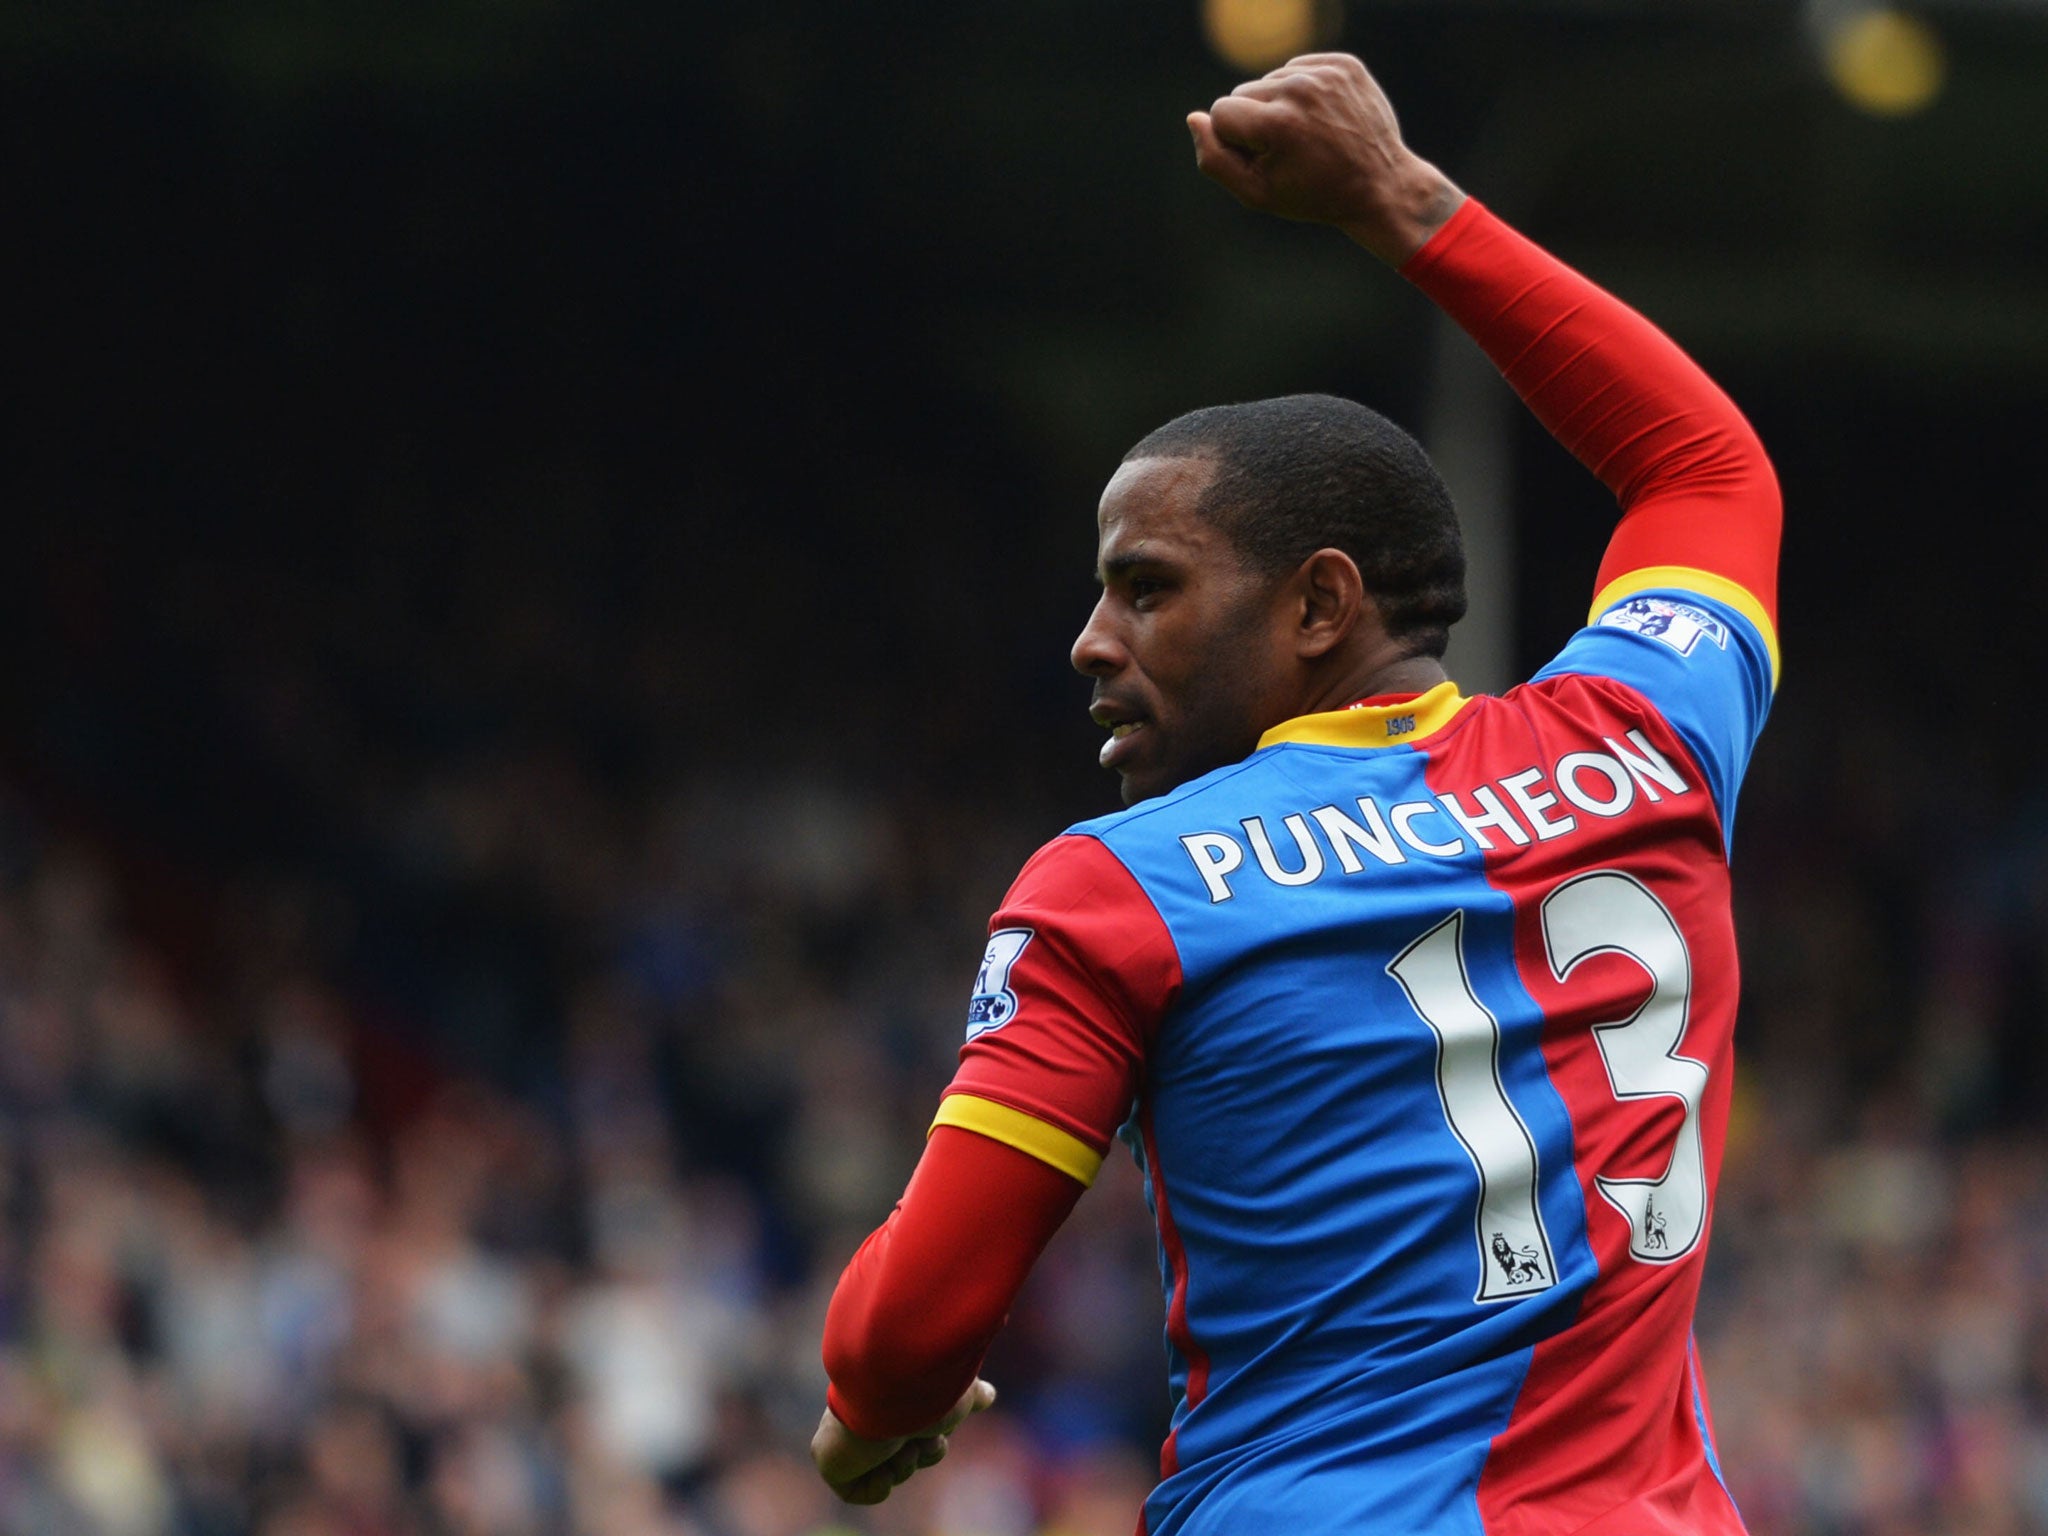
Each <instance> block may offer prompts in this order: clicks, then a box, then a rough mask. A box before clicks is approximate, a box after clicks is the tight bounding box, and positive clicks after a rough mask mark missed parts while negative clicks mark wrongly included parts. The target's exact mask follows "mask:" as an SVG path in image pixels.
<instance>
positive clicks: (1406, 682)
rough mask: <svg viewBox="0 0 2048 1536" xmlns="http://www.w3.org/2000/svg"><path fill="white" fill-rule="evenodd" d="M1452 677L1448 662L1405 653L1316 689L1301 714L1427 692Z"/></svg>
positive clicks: (1355, 671) (1354, 671) (1347, 674)
mask: <svg viewBox="0 0 2048 1536" xmlns="http://www.w3.org/2000/svg"><path fill="white" fill-rule="evenodd" d="M1449 680H1450V679H1449V674H1447V673H1446V672H1445V671H1444V664H1443V663H1442V662H1441V661H1439V660H1438V659H1437V658H1436V657H1434V656H1403V657H1401V658H1400V659H1399V660H1397V661H1390V662H1386V663H1384V664H1382V665H1379V666H1374V667H1367V668H1361V669H1355V670H1353V671H1351V672H1348V673H1346V674H1345V675H1344V676H1343V677H1342V678H1341V679H1338V680H1337V681H1335V682H1333V683H1331V684H1330V685H1329V686H1328V687H1324V688H1318V689H1316V690H1315V692H1314V694H1313V695H1312V698H1311V701H1310V703H1309V704H1308V706H1307V707H1306V708H1305V709H1303V710H1302V711H1301V713H1303V714H1305V715H1313V714H1321V713H1323V712H1324V711H1326V710H1332V709H1342V708H1344V706H1345V705H1347V704H1356V703H1357V702H1358V701H1359V700H1360V699H1370V698H1375V697H1377V696H1379V695H1380V694H1385V693H1405V694H1416V693H1427V692H1429V690H1430V689H1432V688H1434V687H1436V685H1437V684H1439V683H1443V682H1448V681H1449Z"/></svg>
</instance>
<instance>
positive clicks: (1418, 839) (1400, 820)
mask: <svg viewBox="0 0 2048 1536" xmlns="http://www.w3.org/2000/svg"><path fill="white" fill-rule="evenodd" d="M1441 815H1443V807H1442V806H1440V805H1438V804H1437V803H1436V802H1435V801H1434V800H1404V801H1402V802H1401V804H1399V805H1397V806H1395V807H1394V808H1393V809H1392V810H1391V811H1389V812H1388V813H1387V817H1388V819H1389V820H1390V821H1392V822H1393V824H1394V834H1395V835H1396V836H1397V837H1399V838H1400V839H1401V841H1402V842H1404V843H1406V844H1407V845H1408V846H1409V847H1410V848H1413V849H1414V850H1415V851H1416V852H1417V853H1433V854H1435V855H1436V856H1437V857H1438V858H1449V857H1451V856H1452V855H1453V854H1460V853H1463V852H1464V851H1465V841H1464V839H1463V838H1457V837H1454V838H1452V839H1451V840H1450V841H1449V842H1448V843H1432V842H1430V841H1428V840H1427V839H1426V838H1424V837H1422V836H1421V835H1420V834H1419V833H1417V832H1416V831H1415V828H1414V826H1413V825H1412V823H1413V822H1414V821H1415V820H1416V818H1417V817H1420V816H1441Z"/></svg>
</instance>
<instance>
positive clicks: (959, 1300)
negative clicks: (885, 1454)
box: [825, 1126, 1082, 1440]
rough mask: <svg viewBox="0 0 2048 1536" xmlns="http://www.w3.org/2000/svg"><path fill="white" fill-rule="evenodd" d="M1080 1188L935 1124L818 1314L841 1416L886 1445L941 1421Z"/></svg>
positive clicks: (998, 1146) (985, 1141)
mask: <svg viewBox="0 0 2048 1536" xmlns="http://www.w3.org/2000/svg"><path fill="white" fill-rule="evenodd" d="M1081 1190H1082V1186H1081V1185H1080V1184H1079V1183H1078V1182H1076V1181H1075V1180H1073V1179H1071V1178H1069V1177H1068V1176H1067V1175H1066V1174H1064V1173H1061V1172H1059V1171H1058V1170H1057V1169H1054V1168H1051V1167H1049V1166H1047V1165H1046V1164H1045V1163H1042V1162H1040V1161H1039V1160H1038V1159H1037V1158H1035V1157H1030V1156H1027V1155H1026V1154H1024V1153H1022V1152H1019V1151H1017V1150H1015V1149H1014V1148H1011V1147H1006V1146H1004V1145H1003V1144H1002V1143H1001V1142H998V1141H991V1140H990V1139H989V1138H988V1137H986V1136H977V1135H975V1134H974V1133H973V1132H971V1131H962V1130H955V1129H953V1128H952V1127H950V1126H941V1127H939V1128H938V1129H937V1130H935V1131H933V1132H932V1136H931V1140H930V1141H928V1142H926V1143H925V1149H924V1157H923V1158H922V1159H921V1160H920V1161H919V1162H918V1165H917V1172H916V1173H914V1174H912V1175H911V1179H910V1187H909V1188H908V1189H906V1190H905V1191H904V1192H903V1198H902V1200H901V1201H899V1202H898V1203H897V1206H896V1209H895V1211H894V1212H892V1213H891V1214H890V1217H889V1219H888V1220H887V1221H886V1222H884V1223H883V1224H882V1225H881V1227H879V1228H878V1229H877V1230H876V1231H875V1233H874V1235H873V1236H871V1237H870V1238H869V1239H868V1240H867V1241H866V1242H865V1243H863V1244H861V1247H860V1251H859V1252H858V1253H856V1254H855V1255H854V1256H853V1261H852V1262H851V1263H850V1264H848V1265H847V1266H846V1273H845V1274H843V1275H841V1276H840V1278H839V1288H838V1289H837V1290H836V1291H834V1292H833V1293H832V1306H831V1309H830V1310H829V1311H828V1312H827V1313H826V1314H825V1374H826V1375H827V1376H828V1377H829V1378H830V1380H831V1385H830V1386H829V1387H828V1388H827V1389H826V1394H825V1400H826V1402H827V1403H829V1404H830V1405H831V1408H832V1411H833V1412H834V1413H835V1414H837V1415H838V1416H839V1421H840V1422H841V1423H842V1424H844V1425H845V1426H846V1427H847V1428H848V1429H850V1430H852V1431H853V1432H854V1433H855V1434H856V1435H860V1436H861V1437H863V1438H864V1439H868V1440H887V1439H891V1438H893V1437H895V1436H897V1435H908V1434H914V1433H915V1432H917V1431H918V1430H921V1429H924V1428H926V1427H927V1426H929V1425H931V1424H934V1423H936V1422H938V1420H940V1419H941V1418H943V1417H945V1414H946V1410H947V1409H949V1408H951V1407H952V1406H953V1405H954V1404H955V1403H957V1402H958V1401H959V1400H960V1394H961V1393H963V1392H965V1391H966V1390H967V1389H968V1387H969V1386H970V1385H972V1384H973V1381H974V1374H975V1372H976V1371H978V1370H979V1369H980V1368H981V1357H982V1356H983V1355H984V1354H986V1353H987V1352H988V1346H989V1341H990V1340H991V1339H993V1338H994V1337H995V1336H996V1330H997V1329H999V1328H1001V1327H1002V1325H1003V1320H1004V1319H1005V1318H1006V1317H1008V1316H1009V1312H1010V1303H1011V1302H1012V1301H1013V1300H1014V1299H1015V1297H1016V1295H1017V1291H1018V1289H1019V1287H1021V1286H1022V1285H1023V1284H1024V1277H1025V1276H1026V1275H1027V1274H1029V1273H1030V1271H1031V1266H1032V1265H1033V1264H1035V1263H1037V1262H1038V1256H1039V1254H1040V1253H1042V1252H1043V1251H1044V1250H1045V1245H1046V1243H1047V1242H1048V1241H1050V1239H1051V1238H1052V1235H1053V1233H1054V1232H1056V1231H1058V1230H1059V1225H1060V1223H1061V1222H1063V1221H1065V1220H1066V1219H1067V1213H1068V1212H1069V1211H1071V1210H1072V1209H1073V1208H1074V1202H1075V1201H1077V1200H1079V1199H1080V1198H1081Z"/></svg>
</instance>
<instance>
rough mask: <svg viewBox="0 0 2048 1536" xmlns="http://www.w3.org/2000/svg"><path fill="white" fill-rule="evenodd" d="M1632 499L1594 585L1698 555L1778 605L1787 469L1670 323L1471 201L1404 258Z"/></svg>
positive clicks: (1568, 439)
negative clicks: (1656, 322) (1682, 346)
mask: <svg viewBox="0 0 2048 1536" xmlns="http://www.w3.org/2000/svg"><path fill="white" fill-rule="evenodd" d="M1401 270H1402V272H1403V274H1404V275H1405V276H1406V277H1408V278H1409V279H1410V280H1411V281H1412V282H1414V283H1415V285H1416V286H1417V287H1418V288H1420V289H1421V290H1422V291H1423V292H1424V293H1426V294H1427V295H1428V296H1429V297H1430V298H1431V299H1432V300H1434V301H1435V302H1436V304H1437V305H1438V306H1439V307H1440V308H1441V309H1442V310H1443V311H1444V312H1445V313H1446V314H1448V315H1449V316H1450V317H1451V318H1452V319H1453V320H1455V321H1457V322H1458V324H1459V325H1461V326H1463V327H1464V329H1465V330H1466V331H1467V332H1469V333H1470V335H1471V336H1472V338H1473V340H1475V341H1477V342H1478V343H1479V345H1480V346H1481V347H1482V348H1484V349H1485V351H1486V354H1487V356H1489V357H1491V358H1492V359H1493V361H1494V363H1495V365H1496V366H1497V367H1498V368H1499V369H1500V371H1501V372H1502V374H1504V375H1505V376H1506V378H1507V381H1508V382H1509V383H1510V384H1512V385H1513V386H1514V388H1515V392H1516V393H1517V394H1519V395H1520V396H1521V397H1522V399H1523V401H1524V402H1525V403H1526V404H1527V405H1528V406H1529V408H1530V410H1532V411H1534V412H1535V414H1536V416H1537V418H1538V419H1539V420H1540V421H1541V422H1542V423H1543V425H1544V426H1545V427H1547V428H1548V429H1549V431H1550V433H1551V435H1552V436H1553V437H1555V438H1556V439H1557V440H1558V441H1559V442H1561V443H1563V444H1564V446H1565V447H1566V448H1568V449H1570V450H1571V452H1572V454H1573V455H1574V456H1575V457H1576V458H1577V459H1578V460H1579V462H1580V463H1582V464H1584V465H1585V466H1586V467H1587V468H1588V469H1590V470H1591V471H1592V472H1593V473H1594V474H1595V475H1597V476H1599V477H1600V479H1601V481H1602V482H1603V483H1604V484H1605V485H1606V486H1607V488H1608V489H1609V490H1611V491H1613V492H1614V494H1615V495H1616V497H1618V498H1619V499H1620V501H1621V506H1622V520H1621V525H1620V526H1619V527H1618V528H1616V529H1615V532H1614V537H1613V539H1612V540H1611V541H1610V542H1609V544H1608V546H1607V555H1606V558H1605V559H1604V560H1603V561H1602V562H1601V565H1600V578H1599V583H1598V589H1597V590H1605V588H1606V587H1607V586H1608V585H1609V583H1611V582H1613V581H1614V580H1615V579H1616V578H1618V577H1620V576H1623V575H1625V574H1627V573H1629V572H1631V571H1637V570H1642V569H1645V568H1647V567H1655V566H1686V567H1691V568H1693V569H1697V570H1703V571H1706V572H1708V573H1710V574H1712V575H1715V576H1719V577H1721V578H1723V579H1724V580H1727V581H1731V582H1733V583H1734V584H1735V585H1737V586H1739V587H1741V588H1743V589H1744V590H1745V591H1747V592H1748V593H1749V594H1750V595H1751V596H1753V597H1754V598H1755V599H1756V600H1757V602H1758V603H1759V604H1761V605H1762V607H1763V609H1764V612H1765V614H1766V615H1767V616H1768V617H1769V618H1770V620H1771V621H1772V623H1773V624H1775V623H1776V620H1777V609H1778V537H1779V529H1780V526H1781V523H1782V520H1783V518H1782V508H1781V504H1780V501H1779V496H1778V483H1777V477H1776V476H1775V475H1774V474H1773V473H1772V470H1771V465H1770V460H1769V459H1768V458H1766V457H1765V455H1764V450H1763V445H1762V444H1761V443H1759V442H1758V441H1757V438H1756V434H1755V433H1754V432H1753V431H1751V429H1750V426H1749V423H1748V422H1746V421H1744V420H1743V418H1742V413H1741V412H1740V411H1738V410H1736V408H1735V406H1734V404H1733V403H1732V402H1731V401H1730V400H1729V399H1728V397H1727V396H1726V395H1724V394H1722V393H1721V391H1720V390H1719V389H1718V388H1717V387H1716V386H1715V384H1714V382H1713V380H1711V379H1709V378H1708V377H1707V376H1706V374H1704V373H1703V372H1701V371H1700V368H1699V366H1698V365H1697V364H1696V363H1694V362H1693V361H1692V359H1690V358H1689V357H1687V356H1686V355H1685V353H1684V352H1682V351H1680V350H1679V348H1678V346H1677V344H1676V343H1674V342H1673V341H1672V340H1671V339H1670V338H1669V337H1668V336H1666V335H1665V334H1664V333H1663V332H1662V331H1660V330H1658V329H1657V328H1656V327H1655V326H1653V325H1652V324H1650V322H1649V321H1647V320H1645V319H1644V318H1643V317H1642V316H1641V315H1639V314H1637V313H1636V312H1635V311H1634V310H1632V309H1630V308H1629V307H1628V306H1627V305H1626V304H1624V303H1622V302H1621V301H1620V300H1619V299H1617V298H1615V297H1614V296H1613V295H1612V294H1610V293H1607V292H1606V291H1605V290H1603V289H1601V288H1598V287H1596V286H1595V285H1594V284H1592V283H1590V282H1588V281H1587V280H1586V279H1585V278H1583V277H1581V276H1580V275H1579V274H1578V273H1576V272H1574V271H1573V270H1572V269H1571V268H1570V267H1567V266H1566V265H1565V264H1564V263H1563V262H1561V261H1559V260H1558V259H1557V258H1556V257H1554V256H1552V255H1550V254H1549V253H1548V252H1546V251H1544V250H1542V249H1541V248H1540V247H1538V246H1536V245H1534V244H1533V243H1531V242H1530V241H1529V240H1527V239H1525V238H1523V237H1522V236H1521V235H1519V234H1517V233H1516V232H1515V231H1514V230H1512V229H1510V228H1509V227H1508V226H1507V225H1506V224H1504V223H1502V222H1501V221H1500V220H1499V219H1498V218H1496V217H1494V215H1493V214H1492V213H1491V212H1489V211H1488V210H1487V209H1485V208H1483V207H1481V206H1480V204H1479V203H1478V202H1477V201H1476V200H1473V199H1469V198H1468V199H1467V200H1466V202H1465V204H1464V206H1463V207H1461V208H1460V209H1459V210H1458V211H1457V212H1456V213H1455V214H1453V215H1452V216H1451V220H1450V222H1449V223H1447V224H1446V225H1444V227H1443V228H1442V229H1440V230H1438V231H1437V232H1436V234H1435V235H1434V236H1433V237H1432V238H1431V239H1430V242H1429V243H1428V244H1427V245H1425V246H1424V247H1423V248H1422V249H1421V250H1420V251H1418V252H1417V253H1416V254H1415V255H1414V256H1413V257H1411V258H1410V259H1409V261H1408V264H1407V265H1406V266H1405V267H1403V268H1402V269H1401Z"/></svg>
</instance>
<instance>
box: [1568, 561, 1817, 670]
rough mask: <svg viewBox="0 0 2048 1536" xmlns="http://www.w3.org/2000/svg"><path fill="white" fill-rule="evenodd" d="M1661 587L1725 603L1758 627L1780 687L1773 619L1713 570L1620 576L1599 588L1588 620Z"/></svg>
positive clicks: (1662, 568)
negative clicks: (1636, 596) (1633, 597)
mask: <svg viewBox="0 0 2048 1536" xmlns="http://www.w3.org/2000/svg"><path fill="white" fill-rule="evenodd" d="M1658 587H1675V588H1676V589H1677V590H1679V591H1681V592H1697V593H1699V595H1700V596H1701V597H1711V598H1712V599H1713V600H1714V601H1715V602H1717V603H1726V604H1727V605H1728V606H1729V607H1730V608H1733V609H1734V610H1735V611H1736V612H1737V613H1739V614H1741V615H1742V616H1743V617H1744V618H1745V619H1747V620H1749V622H1750V623H1751V624H1753V625H1755V626H1756V632H1757V633H1758V634H1759V635H1762V636H1763V640H1764V649H1765V650H1766V651H1768V652H1769V653H1770V657H1771V687H1772V688H1773V689H1776V688H1777V686H1778V630H1777V626H1776V625H1774V624H1772V623H1771V616H1770V615H1769V614H1767V613H1765V612H1764V605H1763V604H1762V603H1760V602H1758V601H1757V600H1756V599H1755V598H1754V597H1752V596H1751V595H1750V592H1749V589H1748V588H1747V587H1741V586H1737V585H1736V584H1735V583H1734V582H1732V581H1730V580H1729V579H1728V578H1727V577H1726V576H1716V575H1715V574H1714V573H1713V572H1712V571H1702V570H1700V569H1698V568H1697V567H1695V566H1690V565H1646V566H1643V567H1642V568H1641V569H1640V570H1634V571H1629V572H1626V573H1624V574H1623V575H1620V576H1617V577H1615V578H1614V580H1612V581H1610V582H1609V583H1607V585H1606V586H1604V587H1602V588H1601V589H1600V595H1599V596H1597V597H1595V598H1594V599H1593V607H1592V611H1591V612H1590V613H1589V614H1588V615H1587V617H1588V618H1589V619H1593V620H1597V619H1598V618H1599V617H1600V615H1601V614H1602V613H1604V612H1606V611H1607V610H1608V609H1609V608H1611V607H1613V606H1614V605H1615V604H1616V603H1618V602H1620V601H1621V600H1622V599H1623V598H1624V597H1627V596H1629V595H1630V594H1631V593H1635V592H1650V591H1654V590H1655V589H1656V588H1658Z"/></svg>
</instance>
